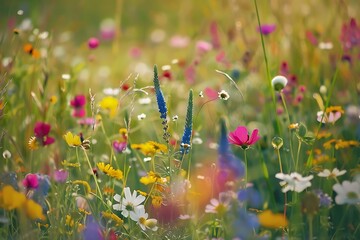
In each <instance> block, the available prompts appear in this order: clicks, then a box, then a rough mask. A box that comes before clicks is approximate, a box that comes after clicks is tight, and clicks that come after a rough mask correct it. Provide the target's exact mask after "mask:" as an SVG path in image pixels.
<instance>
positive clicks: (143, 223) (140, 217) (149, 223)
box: [130, 205, 158, 231]
mask: <svg viewBox="0 0 360 240" xmlns="http://www.w3.org/2000/svg"><path fill="white" fill-rule="evenodd" d="M148 216H149V215H148V214H147V213H146V212H145V208H144V206H143V205H142V207H141V208H136V209H135V211H133V212H130V218H131V219H132V220H134V221H135V222H137V224H138V225H139V226H140V227H141V229H142V230H144V231H145V230H146V229H151V230H152V231H156V230H157V229H158V227H157V226H156V224H157V220H156V219H154V218H150V219H148Z"/></svg>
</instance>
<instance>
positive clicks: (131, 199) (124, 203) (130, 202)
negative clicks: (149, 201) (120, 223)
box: [113, 187, 145, 221]
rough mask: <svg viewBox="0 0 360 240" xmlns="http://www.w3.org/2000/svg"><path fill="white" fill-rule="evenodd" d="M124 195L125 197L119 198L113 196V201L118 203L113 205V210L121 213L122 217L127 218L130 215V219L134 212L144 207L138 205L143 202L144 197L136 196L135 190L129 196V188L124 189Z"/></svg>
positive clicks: (118, 196) (117, 195) (116, 195)
mask: <svg viewBox="0 0 360 240" xmlns="http://www.w3.org/2000/svg"><path fill="white" fill-rule="evenodd" d="M124 195H125V197H123V198H121V196H120V195H119V194H115V196H114V200H115V201H117V202H119V203H118V204H114V205H113V209H114V210H117V211H121V214H122V215H123V216H124V217H129V215H130V218H131V213H132V212H134V211H135V210H136V209H138V208H143V207H144V205H140V204H141V203H142V202H143V201H144V200H145V197H144V196H142V195H139V196H136V195H137V194H136V191H135V190H134V191H133V194H131V192H130V188H129V187H126V188H124ZM131 219H132V218H131ZM133 220H134V219H133ZM134 221H136V220H134Z"/></svg>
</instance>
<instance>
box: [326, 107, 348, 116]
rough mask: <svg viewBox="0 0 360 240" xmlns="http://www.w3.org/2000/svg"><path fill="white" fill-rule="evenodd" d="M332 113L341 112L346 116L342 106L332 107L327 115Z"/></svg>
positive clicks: (328, 109)
mask: <svg viewBox="0 0 360 240" xmlns="http://www.w3.org/2000/svg"><path fill="white" fill-rule="evenodd" d="M331 112H340V113H342V114H344V110H343V109H342V107H341V106H330V107H328V108H327V109H326V113H331Z"/></svg>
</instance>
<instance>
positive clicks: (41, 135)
mask: <svg viewBox="0 0 360 240" xmlns="http://www.w3.org/2000/svg"><path fill="white" fill-rule="evenodd" d="M50 129H51V126H50V125H49V124H46V123H43V122H37V123H36V124H35V127H34V133H35V137H36V138H37V139H38V141H39V142H40V143H41V144H42V145H43V146H46V145H50V144H52V143H54V142H55V139H54V138H52V137H49V136H48V135H49V132H50Z"/></svg>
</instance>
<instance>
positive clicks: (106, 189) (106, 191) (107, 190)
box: [103, 187, 115, 195]
mask: <svg viewBox="0 0 360 240" xmlns="http://www.w3.org/2000/svg"><path fill="white" fill-rule="evenodd" d="M103 192H104V194H105V195H112V194H114V192H115V191H114V189H113V188H111V187H104V188H103Z"/></svg>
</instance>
